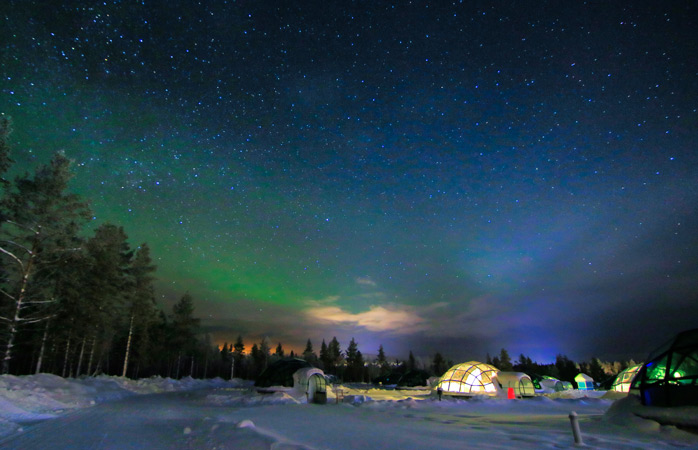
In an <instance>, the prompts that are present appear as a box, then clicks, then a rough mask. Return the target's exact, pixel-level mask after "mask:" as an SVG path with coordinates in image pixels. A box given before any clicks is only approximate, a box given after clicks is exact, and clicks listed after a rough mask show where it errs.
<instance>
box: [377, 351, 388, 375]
mask: <svg viewBox="0 0 698 450" xmlns="http://www.w3.org/2000/svg"><path fill="white" fill-rule="evenodd" d="M376 364H378V367H379V368H380V371H379V375H380V376H383V375H387V374H389V373H390V364H388V358H386V356H385V350H383V345H382V344H381V345H379V346H378V357H377V358H376Z"/></svg>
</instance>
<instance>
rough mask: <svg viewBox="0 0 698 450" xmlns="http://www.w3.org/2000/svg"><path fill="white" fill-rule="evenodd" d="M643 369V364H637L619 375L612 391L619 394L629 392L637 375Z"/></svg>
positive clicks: (612, 386) (614, 381)
mask: <svg viewBox="0 0 698 450" xmlns="http://www.w3.org/2000/svg"><path fill="white" fill-rule="evenodd" d="M641 367H642V364H637V365H635V366H630V367H628V368H627V369H625V370H624V371H622V372H621V373H619V374H618V376H617V377H616V379H615V380H613V384H612V385H611V390H612V391H617V392H629V391H630V385H631V384H632V382H633V379H634V378H635V375H637V372H638V371H639V370H640V368H641Z"/></svg>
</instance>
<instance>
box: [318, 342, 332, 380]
mask: <svg viewBox="0 0 698 450" xmlns="http://www.w3.org/2000/svg"><path fill="white" fill-rule="evenodd" d="M331 365H332V360H331V359H330V356H329V352H328V349H327V344H326V343H325V340H324V339H323V340H322V344H321V345H320V368H321V369H322V370H324V371H329V367H330V366H331ZM328 373H329V372H328Z"/></svg>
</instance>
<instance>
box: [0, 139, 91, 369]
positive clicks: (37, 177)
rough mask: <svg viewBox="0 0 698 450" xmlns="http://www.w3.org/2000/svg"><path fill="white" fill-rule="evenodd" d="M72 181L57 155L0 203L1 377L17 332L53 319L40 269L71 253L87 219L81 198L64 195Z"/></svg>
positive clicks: (64, 162) (18, 183) (66, 164)
mask: <svg viewBox="0 0 698 450" xmlns="http://www.w3.org/2000/svg"><path fill="white" fill-rule="evenodd" d="M71 177H72V175H71V173H70V161H69V160H68V159H67V158H66V157H65V155H63V154H62V153H58V154H56V155H55V156H54V157H53V159H52V160H51V162H50V163H49V164H47V165H44V166H41V167H40V168H39V169H38V170H37V171H36V173H35V174H34V175H33V176H30V175H24V176H21V177H18V178H17V179H15V181H14V183H12V184H11V185H9V186H7V187H6V188H5V192H4V195H3V198H2V200H1V202H0V211H2V227H1V228H0V234H1V236H0V258H2V261H1V262H2V266H3V268H4V270H5V272H4V273H3V280H2V281H3V282H2V286H1V287H0V303H1V305H0V322H2V325H4V327H5V330H4V331H5V333H4V334H5V346H4V347H5V348H4V352H3V361H2V373H9V370H10V361H11V360H12V357H13V347H14V346H15V339H16V336H17V333H18V331H19V328H20V327H21V326H23V325H26V324H31V323H36V322H40V321H44V320H47V319H48V318H49V317H50V315H51V314H50V312H48V310H47V308H46V306H48V305H49V304H50V303H54V302H55V300H54V299H53V298H51V289H50V287H49V283H47V282H46V281H47V280H48V279H49V277H47V276H43V277H42V276H41V271H42V269H45V270H49V268H50V267H52V266H53V267H54V268H55V263H56V262H57V261H58V260H60V258H61V256H62V254H63V253H65V252H70V251H74V250H75V248H74V247H73V245H74V241H75V236H76V235H77V233H78V230H79V229H80V227H81V225H82V224H83V223H84V222H85V221H86V220H87V219H88V217H89V209H88V208H87V205H86V204H85V203H84V202H83V201H81V199H80V197H79V196H77V195H75V194H71V193H68V192H67V190H68V182H69V180H70V179H71ZM42 283H43V284H42Z"/></svg>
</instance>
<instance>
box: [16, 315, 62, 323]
mask: <svg viewBox="0 0 698 450" xmlns="http://www.w3.org/2000/svg"><path fill="white" fill-rule="evenodd" d="M52 317H53V316H46V317H39V318H36V319H18V320H17V321H18V322H22V323H39V322H43V321H44V320H48V319H50V318H52Z"/></svg>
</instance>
